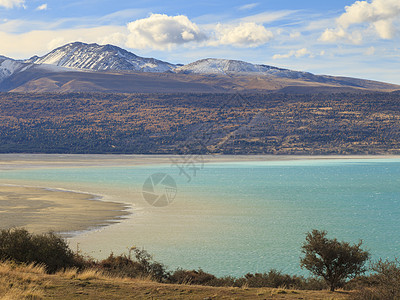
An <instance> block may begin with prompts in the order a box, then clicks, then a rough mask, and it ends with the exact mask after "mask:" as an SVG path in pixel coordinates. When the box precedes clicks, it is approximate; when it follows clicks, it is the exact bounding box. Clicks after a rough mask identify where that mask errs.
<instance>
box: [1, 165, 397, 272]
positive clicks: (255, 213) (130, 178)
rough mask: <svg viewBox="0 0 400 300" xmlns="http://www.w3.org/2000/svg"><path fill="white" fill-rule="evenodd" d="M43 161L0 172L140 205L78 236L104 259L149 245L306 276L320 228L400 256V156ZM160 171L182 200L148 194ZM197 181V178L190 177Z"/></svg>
mask: <svg viewBox="0 0 400 300" xmlns="http://www.w3.org/2000/svg"><path fill="white" fill-rule="evenodd" d="M187 172H188V173H189V174H190V175H191V176H190V177H191V178H190V179H191V180H190V181H189V178H188V177H186V176H184V175H183V174H180V170H179V169H178V168H177V167H174V166H173V165H171V164H159V165H140V166H133V165H129V164H127V165H126V166H102V165H101V164H99V165H97V166H93V167H68V168H67V167H41V168H30V169H15V170H13V169H11V170H6V171H4V170H3V171H1V172H0V184H1V183H13V184H21V185H22V184H25V185H31V186H40V187H49V188H63V189H67V190H74V191H84V192H88V193H93V194H100V195H102V196H103V197H104V200H112V201H119V202H124V203H127V204H131V205H132V206H133V208H132V215H131V216H129V217H128V218H127V219H125V220H122V222H120V223H117V224H115V225H111V226H107V227H104V228H97V229H93V230H91V231H87V232H82V233H79V234H77V235H75V236H74V237H72V238H70V239H69V241H70V244H71V247H72V248H73V249H75V247H79V249H80V250H81V251H83V252H85V253H87V254H89V255H92V256H94V257H97V258H102V257H105V256H107V255H108V254H109V253H110V252H111V251H113V252H114V253H116V254H119V253H121V252H127V251H128V248H129V247H131V246H134V245H135V246H137V247H144V248H145V249H146V250H148V251H149V252H150V253H151V254H153V256H154V259H155V260H158V261H160V262H163V263H164V264H166V265H167V266H168V268H169V269H175V268H177V267H182V268H187V269H189V268H190V269H198V268H202V269H203V270H204V271H207V272H211V273H213V274H216V275H220V276H223V275H234V276H241V275H244V274H246V273H249V272H250V273H254V272H266V271H268V270H270V269H277V270H281V271H283V272H285V273H289V274H299V275H307V274H308V273H307V272H306V271H304V270H302V269H300V266H299V257H300V256H301V245H302V243H303V241H304V239H305V235H306V233H307V232H308V231H311V230H312V229H324V230H327V231H328V235H329V237H336V238H338V239H339V240H345V241H349V242H352V243H357V242H358V241H359V240H360V239H361V240H363V245H364V248H365V249H368V250H369V251H370V252H371V254H372V258H373V259H377V258H379V257H381V258H390V259H393V258H394V257H397V256H400V159H322V160H314V159H304V160H289V161H262V162H261V161H260V162H256V161H252V162H245V161H242V162H224V163H206V164H205V165H204V167H203V168H202V169H198V170H196V176H194V173H193V171H192V170H187ZM154 173H165V174H168V175H170V176H171V177H172V178H173V179H174V180H175V181H176V184H177V194H176V198H175V199H174V201H173V202H172V203H171V204H170V205H169V206H167V207H153V206H151V205H149V204H148V203H147V202H146V201H145V200H144V198H143V196H142V187H143V183H144V182H145V180H146V179H147V178H148V177H149V176H151V175H152V174H154ZM188 181H189V182H188Z"/></svg>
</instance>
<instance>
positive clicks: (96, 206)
mask: <svg viewBox="0 0 400 300" xmlns="http://www.w3.org/2000/svg"><path fill="white" fill-rule="evenodd" d="M127 209H128V207H127V205H124V204H120V203H116V202H107V201H100V200H99V199H98V197H96V196H94V195H90V194H85V193H77V192H69V191H63V190H49V189H44V188H37V187H25V186H12V185H0V228H1V229H5V228H10V227H23V228H25V229H27V230H29V231H31V232H34V233H45V232H48V231H54V232H59V233H64V234H66V235H67V234H69V233H71V232H76V231H84V230H89V229H93V228H97V227H101V226H106V225H110V224H113V223H115V222H118V221H119V220H121V218H123V217H124V216H126V215H128V214H129V212H128V211H127Z"/></svg>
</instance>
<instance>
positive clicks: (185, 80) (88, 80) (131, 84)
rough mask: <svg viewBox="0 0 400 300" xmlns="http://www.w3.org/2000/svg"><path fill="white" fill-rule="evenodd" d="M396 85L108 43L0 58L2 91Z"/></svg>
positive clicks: (390, 87) (287, 89) (323, 88)
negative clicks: (148, 54)
mask: <svg viewBox="0 0 400 300" xmlns="http://www.w3.org/2000/svg"><path fill="white" fill-rule="evenodd" d="M395 90H400V86H398V85H394V84H388V83H383V82H377V81H371V80H363V79H357V78H348V77H335V76H327V75H315V74H312V73H309V72H301V71H293V70H289V69H282V68H277V67H274V66H269V65H256V64H251V63H248V62H244V61H239V60H227V59H213V58H207V59H201V60H198V61H195V62H193V63H190V64H187V65H179V64H172V63H168V62H165V61H161V60H158V59H155V58H144V57H140V56H137V55H135V54H133V53H131V52H129V51H126V50H124V49H122V48H119V47H117V46H113V45H98V44H85V43H81V42H75V43H70V44H67V45H64V46H62V47H59V48H57V49H54V50H52V51H51V52H49V53H48V54H46V55H44V56H42V57H39V56H34V57H31V58H29V59H26V60H14V59H12V58H8V57H5V56H0V91H3V92H122V93H135V92H145V93H147V92H218V93H220V92H271V91H274V92H285V93H315V92H368V91H387V92H391V91H395Z"/></svg>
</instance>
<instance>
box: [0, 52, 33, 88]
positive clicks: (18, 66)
mask: <svg viewBox="0 0 400 300" xmlns="http://www.w3.org/2000/svg"><path fill="white" fill-rule="evenodd" d="M30 66H31V65H30V64H24V63H21V62H19V61H16V60H13V59H11V58H8V57H5V56H0V82H2V81H3V80H4V79H6V78H8V77H10V76H11V75H13V74H14V73H18V72H23V71H25V70H26V69H28V68H29V67H30Z"/></svg>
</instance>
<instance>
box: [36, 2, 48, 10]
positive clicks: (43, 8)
mask: <svg viewBox="0 0 400 300" xmlns="http://www.w3.org/2000/svg"><path fill="white" fill-rule="evenodd" d="M36 10H47V3H44V4H42V5H40V6H38V7H37V8H36Z"/></svg>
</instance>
